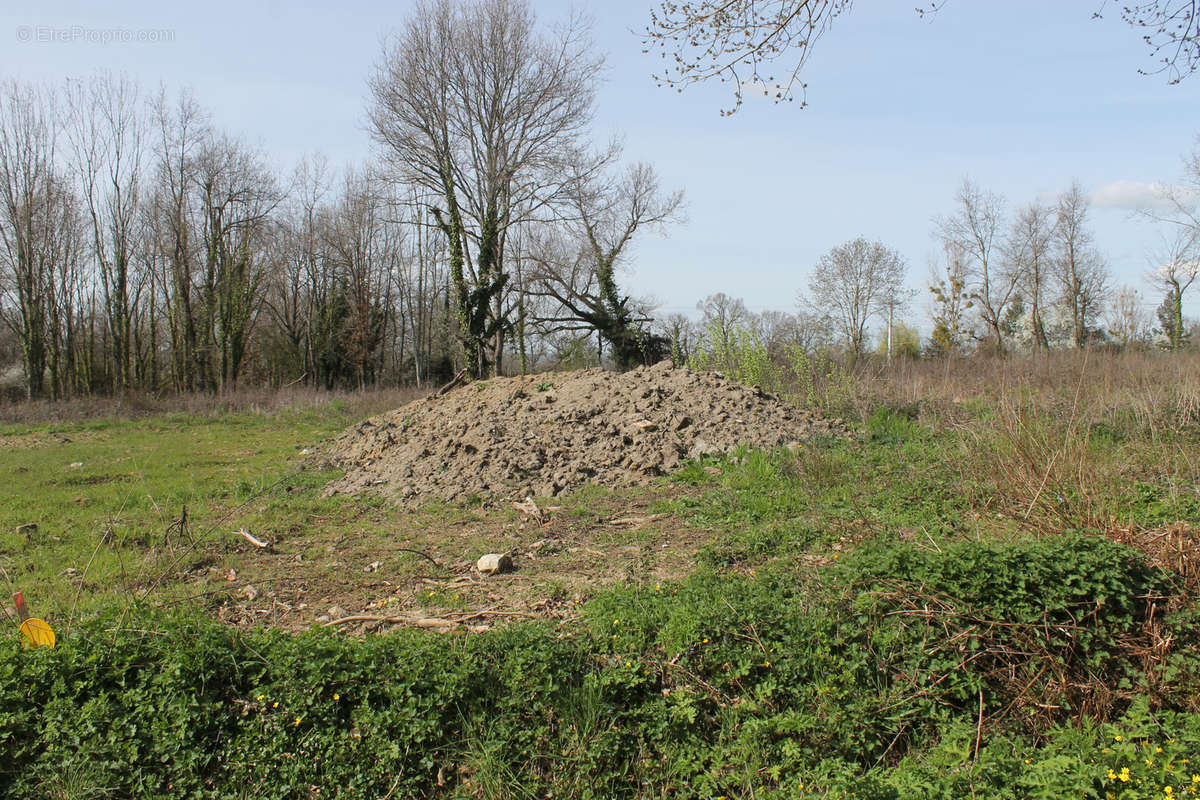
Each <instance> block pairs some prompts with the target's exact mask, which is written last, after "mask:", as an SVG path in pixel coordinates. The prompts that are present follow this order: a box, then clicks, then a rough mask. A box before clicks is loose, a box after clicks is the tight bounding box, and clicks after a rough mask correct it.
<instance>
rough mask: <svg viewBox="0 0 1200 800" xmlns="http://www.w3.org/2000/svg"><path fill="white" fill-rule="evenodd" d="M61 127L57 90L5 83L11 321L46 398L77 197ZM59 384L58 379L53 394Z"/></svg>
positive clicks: (1, 149)
mask: <svg viewBox="0 0 1200 800" xmlns="http://www.w3.org/2000/svg"><path fill="white" fill-rule="evenodd" d="M58 130H59V119H58V115H57V109H56V106H55V98H54V96H53V95H52V94H50V93H48V92H44V91H41V90H39V89H37V88H35V87H33V86H29V85H22V84H18V83H17V82H16V81H11V82H9V83H6V84H4V85H3V87H0V246H2V248H3V249H2V251H0V267H2V268H3V271H4V273H5V275H6V280H5V281H4V282H3V285H5V286H7V287H9V288H10V291H11V295H15V297H13V298H12V301H13V302H15V306H16V308H15V313H14V314H13V315H12V317H11V319H10V322H9V324H10V325H11V326H12V328H13V330H14V331H15V332H16V334H17V337H18V339H19V340H20V343H21V360H22V362H23V366H24V368H25V393H26V396H27V397H28V398H29V399H33V398H38V397H41V396H43V394H44V393H45V388H46V384H45V379H46V372H47V368H48V367H52V366H53V365H52V364H50V363H49V361H50V359H51V356H52V350H53V348H54V336H55V328H56V325H57V322H58V320H57V318H56V312H57V310H58V309H57V308H56V303H55V300H54V297H55V287H56V286H57V285H59V283H60V278H61V276H62V273H63V270H64V269H66V268H68V257H69V256H70V250H71V249H72V248H71V247H70V245H69V242H70V241H71V240H72V239H73V236H74V231H75V230H76V225H75V222H76V218H75V216H74V209H73V205H72V199H73V198H72V195H71V193H70V191H69V189H68V187H67V185H66V182H65V181H64V180H63V179H62V178H61V177H60V176H59V175H58V174H57V172H56V170H55V159H54V157H55V144H56V137H57V133H58ZM52 375H53V372H52ZM57 387H58V383H57V382H54V381H52V389H54V390H55V391H54V393H55V394H58V391H57Z"/></svg>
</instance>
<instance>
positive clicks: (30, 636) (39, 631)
mask: <svg viewBox="0 0 1200 800" xmlns="http://www.w3.org/2000/svg"><path fill="white" fill-rule="evenodd" d="M13 604H14V605H15V606H16V607H17V618H18V619H20V620H21V644H23V645H25V647H27V648H28V647H50V648H53V647H54V629H53V628H51V627H50V623H48V622H46V620H44V619H38V618H37V617H31V616H29V609H28V608H27V607H26V606H25V595H23V594H21V593H20V592H17V593H15V594H14V595H13Z"/></svg>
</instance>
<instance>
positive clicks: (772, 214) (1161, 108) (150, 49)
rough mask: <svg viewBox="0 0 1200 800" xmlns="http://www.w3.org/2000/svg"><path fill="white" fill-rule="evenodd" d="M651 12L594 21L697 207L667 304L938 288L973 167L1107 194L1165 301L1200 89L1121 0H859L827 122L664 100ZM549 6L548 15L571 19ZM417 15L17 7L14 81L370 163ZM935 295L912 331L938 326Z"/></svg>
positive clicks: (1128, 242)
mask: <svg viewBox="0 0 1200 800" xmlns="http://www.w3.org/2000/svg"><path fill="white" fill-rule="evenodd" d="M651 2H652V0H609V2H606V3H604V4H602V5H601V4H600V3H592V4H591V5H590V6H588V5H587V4H584V5H582V6H581V7H582V8H583V9H585V10H586V11H588V12H589V13H590V14H591V15H592V16H593V17H594V18H595V28H594V39H595V42H596V45H597V47H598V49H600V50H601V51H602V52H604V53H606V54H607V57H608V63H607V67H606V70H605V83H604V85H603V88H602V89H601V91H600V94H599V97H598V106H597V115H596V123H597V124H596V138H597V139H598V140H604V139H607V138H608V137H610V136H612V135H619V136H621V137H622V139H623V140H624V143H625V152H626V156H627V158H629V159H631V160H644V161H648V162H651V163H653V164H654V165H655V166H656V167H657V169H658V170H659V173H660V175H661V177H662V180H663V183H664V185H665V186H667V187H669V188H682V189H684V190H685V192H686V195H687V209H688V221H687V223H685V224H681V225H677V226H675V227H673V228H672V230H671V231H670V233H669V236H668V237H667V238H661V239H660V238H646V239H644V240H642V241H641V242H640V243H639V245H638V247H637V250H636V253H635V258H634V259H633V260H632V261H631V262H630V265H629V266H630V274H629V275H628V276H627V278H626V282H627V284H628V286H629V287H630V288H631V289H632V290H633V291H634V292H635V293H639V294H649V295H652V296H653V297H655V298H656V299H657V300H658V301H659V302H660V303H661V307H662V308H663V310H664V311H685V312H686V311H689V310H693V309H694V308H695V305H696V302H697V301H698V300H700V299H702V298H703V297H705V296H707V295H709V294H712V293H715V292H721V291H723V292H725V293H727V294H730V295H733V296H738V297H742V298H744V299H745V301H746V303H747V305H748V306H750V307H751V308H752V309H756V310H757V309H766V308H771V309H780V310H793V309H794V307H795V298H796V293H797V290H800V289H802V288H804V287H805V286H806V284H807V281H808V272H809V269H810V267H811V265H812V264H813V263H814V262H815V261H816V260H817V259H818V258H820V256H821V255H822V254H823V253H825V252H826V251H828V250H829V249H830V248H831V247H833V246H835V245H838V244H840V243H842V242H845V241H847V240H849V239H852V238H854V237H855V236H859V235H863V236H866V237H868V238H872V239H880V240H882V241H883V242H884V243H886V244H888V245H889V246H891V247H893V248H896V249H897V250H899V251H900V252H901V253H902V254H903V255H904V256H905V257H906V258H907V259H908V261H909V271H910V281H909V282H910V284H911V285H912V286H913V287H915V288H923V287H924V285H925V283H926V277H925V276H926V274H927V260H928V257H929V256H930V255H932V254H933V253H934V252H935V251H936V244H935V242H934V241H933V239H932V236H931V233H932V230H933V225H932V222H931V220H932V218H933V217H934V216H935V215H938V214H945V213H947V212H949V211H950V210H951V209H952V204H953V197H954V193H955V190H956V188H957V186H958V185H959V184H960V182H961V181H962V179H963V177H964V176H967V175H969V176H970V177H971V178H972V179H973V180H975V181H977V182H978V183H979V184H981V185H982V186H984V187H985V188H988V189H991V190H993V191H996V192H1000V193H1002V194H1004V195H1005V196H1006V197H1007V199H1008V201H1009V205H1010V207H1015V206H1017V205H1020V204H1022V203H1026V202H1029V201H1031V200H1034V199H1037V198H1046V197H1048V196H1051V195H1053V194H1054V193H1056V192H1058V191H1060V190H1062V189H1064V188H1065V187H1066V186H1067V185H1069V184H1070V182H1071V181H1072V180H1073V179H1078V180H1080V181H1081V182H1082V183H1083V185H1084V186H1085V187H1086V188H1087V189H1089V190H1092V191H1095V192H1097V202H1096V204H1095V206H1094V208H1093V212H1092V226H1093V229H1094V230H1095V232H1096V237H1097V241H1098V243H1099V245H1100V246H1101V248H1102V249H1103V251H1104V252H1105V253H1106V254H1107V255H1108V257H1109V260H1110V264H1111V267H1112V270H1113V272H1114V275H1115V282H1116V283H1117V284H1122V283H1128V284H1132V285H1135V286H1137V287H1138V288H1140V289H1142V290H1143V292H1146V293H1147V295H1148V296H1147V299H1146V302H1147V305H1148V306H1149V307H1151V308H1153V306H1155V305H1156V304H1157V300H1158V298H1157V297H1155V296H1154V295H1153V294H1152V290H1150V289H1149V287H1146V286H1145V285H1143V284H1142V283H1141V280H1140V278H1141V275H1142V274H1143V273H1144V272H1145V271H1146V270H1147V268H1148V267H1149V260H1148V259H1149V254H1150V252H1151V251H1152V250H1153V249H1154V247H1155V245H1156V242H1157V241H1158V236H1159V233H1158V231H1157V230H1156V228H1155V227H1154V226H1153V225H1150V224H1148V223H1146V222H1144V221H1141V220H1137V219H1133V218H1131V207H1132V205H1131V204H1132V200H1133V198H1135V197H1136V195H1137V193H1138V191H1139V190H1140V189H1141V187H1143V186H1145V185H1147V184H1150V183H1152V182H1155V181H1162V182H1171V181H1173V180H1176V179H1177V178H1178V177H1179V175H1180V173H1181V170H1182V157H1183V156H1184V154H1186V153H1187V152H1188V151H1190V150H1191V148H1192V147H1193V145H1194V143H1195V136H1196V134H1197V133H1200V103H1198V102H1197V100H1200V76H1197V77H1193V78H1192V79H1190V80H1189V81H1185V82H1184V83H1183V84H1182V85H1179V86H1168V85H1167V84H1166V80H1165V78H1163V77H1162V76H1150V77H1146V76H1142V75H1139V74H1138V69H1139V68H1146V67H1149V66H1151V65H1152V62H1151V61H1150V59H1149V57H1148V55H1147V49H1146V47H1145V46H1144V45H1143V44H1142V43H1141V41H1140V37H1139V35H1138V34H1137V32H1135V31H1133V30H1131V29H1130V28H1128V27H1127V26H1125V25H1124V24H1123V23H1122V22H1121V21H1120V20H1119V19H1118V17H1117V14H1116V7H1115V6H1114V5H1113V4H1112V3H1111V2H1110V3H1109V4H1108V7H1107V9H1106V10H1107V12H1108V13H1107V15H1106V18H1104V19H1099V20H1097V19H1092V12H1093V11H1095V10H1097V9H1098V8H1100V7H1101V5H1102V2H1101V0H1094V1H1093V0H1075V1H1072V2H1067V1H1066V0H1055V2H1046V0H1041V2H1025V1H1024V0H1017V1H1012V2H1005V3H984V2H979V0H975V1H974V2H972V1H971V0H954V1H953V2H951V3H949V4H948V5H947V6H946V7H945V8H944V9H943V10H942V11H941V12H939V13H938V14H937V15H936V16H935V17H933V18H932V19H928V18H927V19H922V18H920V17H919V16H918V15H917V14H916V13H915V12H914V11H913V10H912V7H913V5H914V4H912V3H896V2H885V0H859V2H857V3H856V4H855V6H854V8H853V9H852V10H851V11H850V12H849V13H848V14H847V15H846V16H844V17H843V18H842V19H840V20H839V21H838V24H837V25H836V27H835V28H834V29H833V31H832V32H831V33H830V34H829V35H828V36H827V37H826V38H825V39H823V40H822V41H821V42H820V44H819V46H818V48H817V49H816V51H815V53H814V55H813V57H812V59H811V61H810V62H809V64H808V67H807V70H806V74H805V77H806V79H807V82H808V84H809V90H808V102H809V106H808V107H807V108H804V109H802V108H800V106H799V104H798V103H793V104H790V105H775V104H772V103H770V102H766V101H762V100H756V99H754V98H748V99H747V102H746V104H745V105H744V106H743V108H742V109H741V110H740V111H739V112H738V113H737V114H736V115H734V116H733V117H732V118H722V117H721V116H720V115H719V114H718V111H719V110H720V109H721V108H724V107H726V106H727V105H728V104H729V102H730V95H729V91H728V87H725V86H721V85H720V84H714V85H710V86H700V87H694V88H692V89H690V90H688V91H687V92H685V93H683V94H676V93H675V92H673V91H669V90H666V89H659V88H657V87H656V86H655V84H654V82H653V81H652V80H651V78H650V74H651V73H652V72H653V70H654V69H655V67H656V64H655V61H656V60H657V58H656V57H655V56H647V55H643V54H642V52H641V50H642V46H641V42H640V40H639V37H638V35H637V34H638V33H639V32H640V31H641V30H642V29H643V28H644V27H645V24H646V21H647V19H648V17H649V11H650V8H651ZM535 6H536V8H537V11H538V14H539V17H540V18H541V19H542V20H543V21H546V22H550V21H553V20H556V19H561V18H562V17H563V16H564V15H565V14H566V13H567V10H568V6H567V4H566V3H558V2H550V1H549V0H539V1H538V2H536V3H535ZM576 7H580V6H579V5H578V4H577V6H576ZM410 8H411V3H409V2H407V1H406V0H393V2H386V3H385V2H378V1H377V0H351V1H350V2H341V3H338V4H330V3H321V4H315V3H286V4H285V3H280V2H262V3H254V2H240V3H233V2H226V1H225V0H214V2H208V3H204V4H172V5H168V4H159V3H149V2H127V3H113V4H106V6H105V7H104V8H99V7H97V4H94V3H83V2H62V1H61V0H38V2H36V3H35V2H32V0H22V2H18V3H10V4H7V7H6V8H5V9H3V10H0V43H2V44H0V75H3V76H5V77H17V78H20V79H27V80H44V81H51V82H56V81H59V80H61V79H63V78H65V77H69V76H81V75H87V74H89V73H91V72H93V71H95V70H97V69H111V70H116V71H124V72H126V73H128V74H130V75H132V76H134V77H136V78H137V79H138V80H139V81H140V82H141V83H142V84H143V86H144V87H147V88H148V89H152V88H154V87H157V85H158V84H159V83H163V84H165V85H166V86H167V87H168V89H171V90H174V89H176V88H179V87H183V86H188V87H191V88H192V89H193V90H194V91H195V93H196V96H197V98H198V99H199V100H200V102H201V103H202V104H204V105H205V106H206V107H208V108H209V109H211V110H212V111H213V114H214V119H215V122H216V123H217V124H219V125H220V126H222V127H224V128H226V129H228V130H230V131H231V132H234V133H237V134H240V135H242V136H245V137H246V138H248V139H249V140H251V141H253V142H256V143H258V144H260V145H261V146H262V147H263V149H264V150H265V151H267V152H268V153H269V154H270V157H271V158H272V159H273V160H274V161H275V163H276V164H277V165H278V166H279V167H280V168H281V169H284V170H286V169H290V167H291V165H292V164H294V163H295V161H296V160H297V159H298V158H299V157H300V156H301V155H303V154H304V153H307V152H313V151H319V152H322V153H324V154H325V155H326V156H327V157H328V158H329V159H330V161H331V163H332V164H335V165H341V164H345V163H358V162H361V161H364V160H366V159H368V158H369V157H370V145H369V141H368V137H367V135H366V132H365V130H364V125H363V108H364V98H365V94H366V88H365V81H366V76H367V74H368V73H369V71H370V70H371V68H372V65H373V63H374V62H375V60H376V58H377V56H378V53H379V49H380V41H381V37H383V36H385V35H386V34H387V33H388V32H389V31H391V30H394V29H395V28H397V27H398V26H399V25H400V24H401V23H402V21H403V20H404V18H405V16H406V14H407V13H408V11H409V9H410ZM71 26H77V27H78V28H80V29H88V30H94V29H106V28H123V29H126V30H130V31H139V30H166V31H169V36H168V37H166V38H167V41H158V42H153V43H151V42H145V43H139V42H129V43H108V44H103V43H89V42H85V41H51V42H47V41H38V40H37V39H38V31H39V29H45V28H55V29H64V28H65V29H70V28H71ZM30 31H32V33H30ZM25 35H30V38H31V39H33V40H32V41H27V42H26V41H20V38H21V37H22V36H25ZM159 38H162V37H159ZM926 295H927V292H924V291H922V292H920V296H919V298H918V300H916V301H915V302H914V304H913V307H912V309H911V310H910V311H909V312H908V314H907V316H908V318H910V319H912V320H914V321H917V320H921V318H923V316H924V311H925V304H926ZM1197 295H1200V292H1194V294H1193V297H1192V298H1191V301H1190V302H1189V303H1188V307H1189V308H1188V311H1189V313H1190V314H1191V315H1192V316H1200V302H1198V301H1197V300H1196V296H1197Z"/></svg>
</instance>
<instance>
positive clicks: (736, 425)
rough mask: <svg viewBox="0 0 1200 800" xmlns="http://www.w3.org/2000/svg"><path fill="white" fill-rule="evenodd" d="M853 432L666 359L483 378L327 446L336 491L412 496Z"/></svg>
mask: <svg viewBox="0 0 1200 800" xmlns="http://www.w3.org/2000/svg"><path fill="white" fill-rule="evenodd" d="M845 433H847V429H846V426H845V425H844V424H843V423H842V422H841V421H840V420H829V419H824V418H822V417H820V416H818V415H816V414H814V413H812V412H809V411H806V410H803V409H799V408H796V407H794V406H791V405H788V404H787V403H784V402H783V401H781V400H779V399H778V398H776V397H774V396H772V395H769V394H767V393H765V392H763V391H762V390H761V389H758V388H751V387H748V386H744V385H742V384H739V383H734V382H732V381H729V380H726V379H725V378H723V377H721V376H720V375H717V374H714V373H700V372H693V371H692V370H690V369H684V368H678V369H677V368H675V367H673V366H672V365H671V363H670V362H663V363H661V364H657V365H655V366H653V367H642V368H639V369H635V370H632V371H630V372H625V373H614V372H608V371H605V370H600V369H590V370H582V371H578V372H557V373H546V374H541V375H532V376H525V377H519V378H499V379H495V380H489V381H478V382H475V383H471V384H467V385H466V386H463V387H461V388H458V389H455V390H454V391H452V392H450V393H448V394H446V395H444V396H442V397H429V398H426V399H424V400H418V401H416V402H413V403H409V404H408V405H406V406H402V407H401V408H398V409H396V410H394V411H390V412H388V413H386V414H381V415H380V416H377V417H373V418H371V419H368V420H365V421H363V422H361V423H359V424H358V425H355V426H354V427H353V428H350V429H349V430H347V431H345V432H344V433H342V434H341V435H340V436H339V437H338V438H337V439H336V440H335V441H334V443H333V447H332V448H331V452H330V454H329V457H330V458H331V459H332V461H333V462H334V463H335V464H336V465H337V466H339V467H340V468H342V469H345V470H346V471H347V472H346V475H345V477H343V478H341V479H340V480H338V481H335V482H334V483H332V484H330V486H329V487H328V489H327V490H326V491H327V492H328V493H329V494H338V493H354V492H358V491H362V490H365V489H371V490H375V491H381V492H383V493H384V494H388V495H391V496H393V497H395V498H396V499H398V500H400V501H401V502H404V503H406V504H413V505H418V504H421V503H425V502H427V501H429V500H431V499H434V498H440V499H443V500H450V501H455V500H465V499H468V498H471V497H478V498H481V499H486V500H503V499H520V498H522V497H525V496H526V495H534V496H538V497H553V496H555V495H558V494H562V493H564V492H568V491H571V490H573V489H575V488H577V487H579V486H580V485H581V484H583V483H585V482H587V481H591V482H592V483H596V484H601V485H606V486H619V485H636V484H645V483H647V482H649V481H650V480H652V479H653V478H654V477H655V476H658V475H662V474H664V473H668V472H671V471H672V470H674V469H676V468H677V467H679V466H680V464H681V463H682V462H683V461H684V460H686V459H689V458H696V457H698V456H701V455H704V454H707V453H711V454H719V453H730V452H732V451H733V450H735V449H736V448H737V447H738V446H740V445H750V446H752V447H774V446H780V445H789V444H792V443H794V442H801V441H804V440H805V439H810V438H812V437H816V436H830V435H834V436H838V435H844V434H845Z"/></svg>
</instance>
